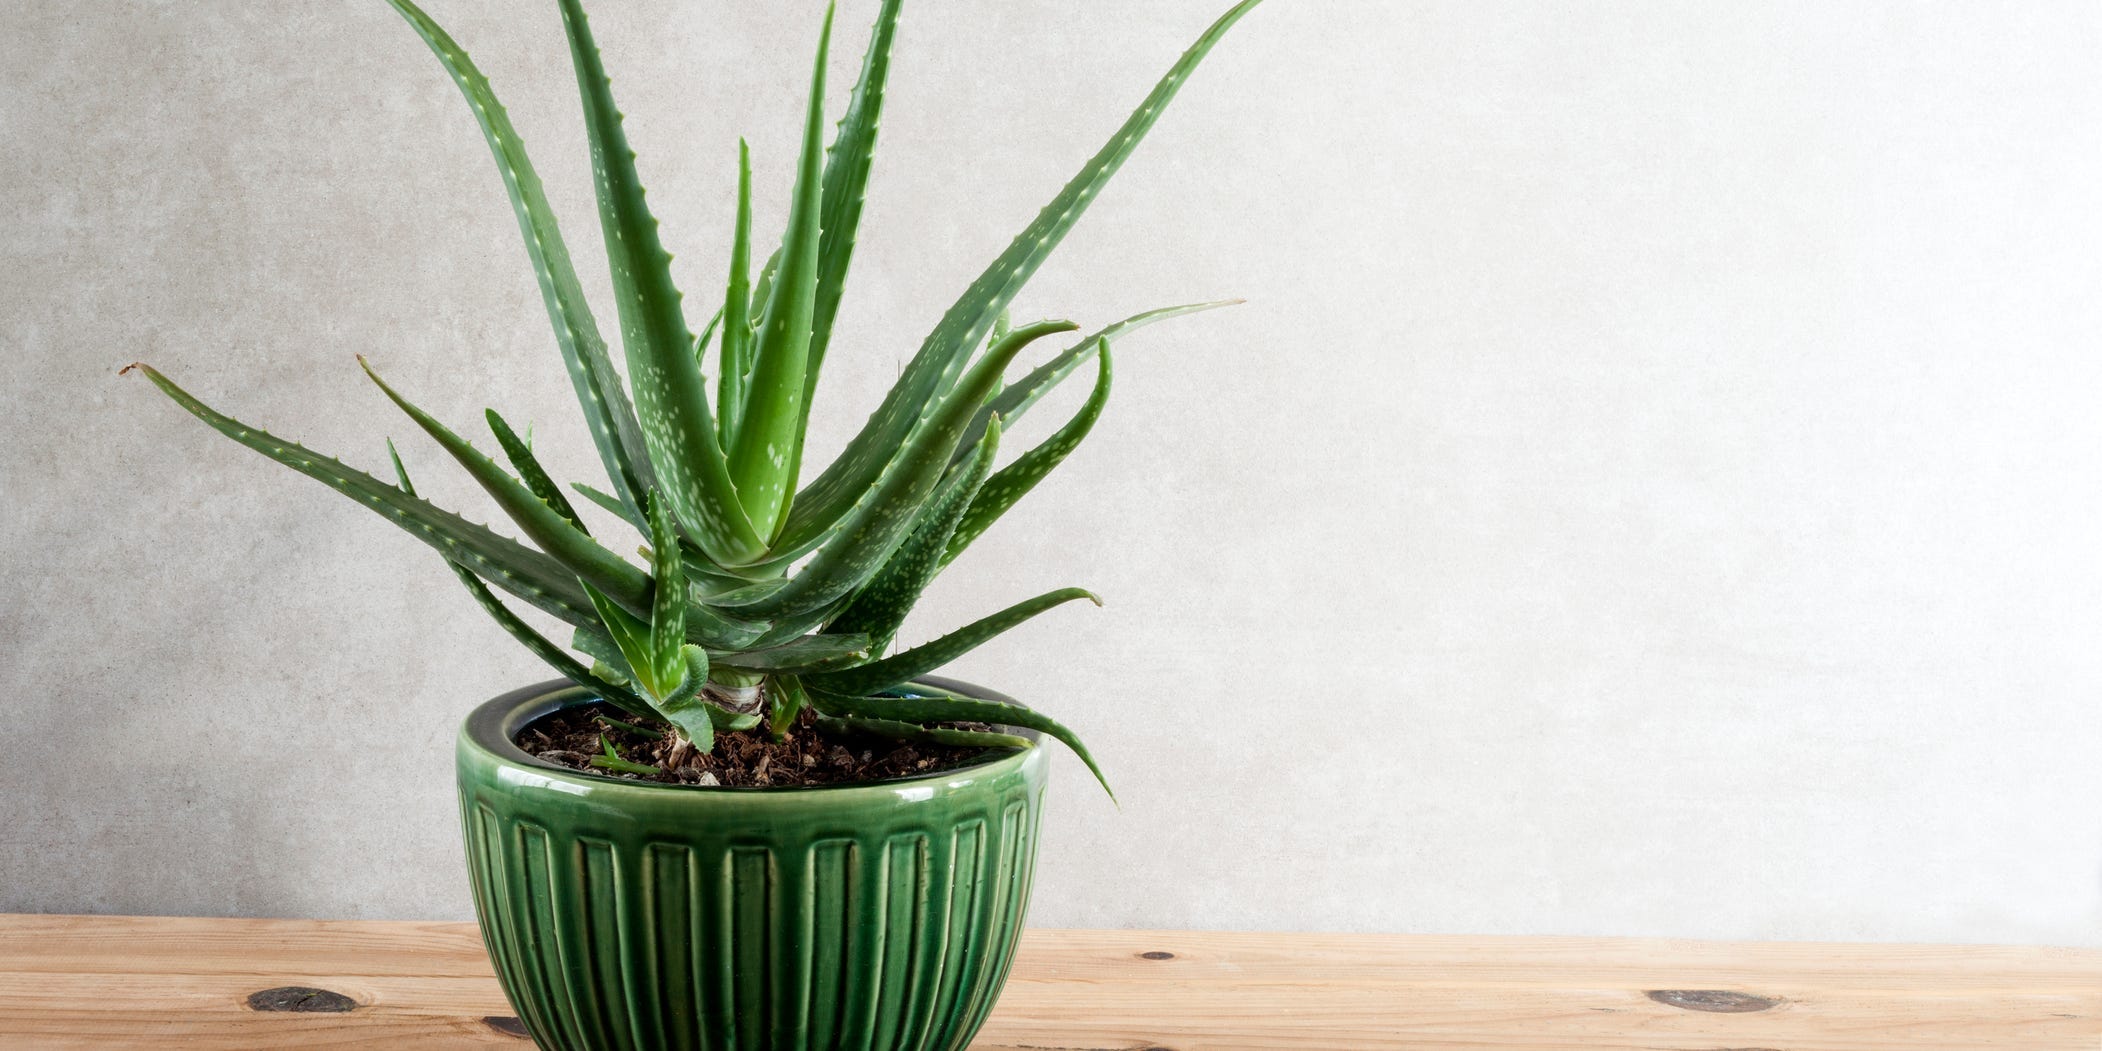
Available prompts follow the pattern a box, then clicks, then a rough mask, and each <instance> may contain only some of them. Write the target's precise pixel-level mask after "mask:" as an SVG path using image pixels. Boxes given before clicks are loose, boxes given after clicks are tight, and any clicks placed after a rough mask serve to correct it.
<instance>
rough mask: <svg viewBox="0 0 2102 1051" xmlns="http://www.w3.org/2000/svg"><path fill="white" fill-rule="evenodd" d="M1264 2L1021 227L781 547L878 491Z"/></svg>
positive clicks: (1183, 62)
mask: <svg viewBox="0 0 2102 1051" xmlns="http://www.w3.org/2000/svg"><path fill="white" fill-rule="evenodd" d="M1259 2H1260V0H1241V2H1240V3H1238V4H1235V5H1234V6H1233V8H1232V9H1231V10H1229V11H1227V12H1226V14H1225V15H1223V16H1221V17H1220V18H1219V20H1218V21H1217V22H1214V23H1213V24H1212V26H1211V28H1209V29H1207V30H1205V32H1204V34H1203V35H1202V36H1200V37H1199V38H1198V39H1197V42H1196V43H1195V44H1193V45H1191V46H1190V49H1189V50H1188V51H1185V52H1184V53H1183V55H1182V57H1181V58H1180V59H1178V60H1177V61H1176V63H1175V65H1174V66H1173V67H1171V68H1170V69H1169V70H1168V73H1167V75H1166V76H1165V77H1163V78H1161V80H1160V82H1159V83H1158V84H1157V85H1155V86H1154V89H1153V92H1152V94H1150V95H1148V96H1147V97H1146V100H1145V102H1143V103H1141V104H1140V106H1139V108H1138V109H1137V110H1136V111H1135V112H1133V113H1132V115H1131V116H1130V118H1128V119H1127V120H1126V121H1125V122H1124V125H1123V127H1121V128H1119V129H1117V132H1116V134H1114V135H1112V136H1111V137H1110V140H1109V142H1108V143H1107V144H1106V145H1104V146H1103V147H1102V149H1101V150H1100V151H1099V152H1097V153H1096V154H1095V156H1094V157H1093V158H1091V159H1089V161H1088V162H1087V163H1086V164H1085V165H1083V166H1082V168H1081V170H1080V172H1079V174H1078V175H1076V176H1074V177H1073V180H1072V181H1071V182H1068V183H1067V184H1066V186H1065V188H1064V189H1063V190H1061V191H1059V193H1058V195H1057V196H1056V197H1054V198H1052V200H1051V203H1050V204H1048V205H1046V206H1045V207H1044V209H1043V211H1042V212H1039V213H1038V214H1037V217H1036V219H1035V221H1033V222H1031V223H1030V224H1029V226H1028V227H1027V228H1026V229H1024V230H1023V231H1022V232H1021V234H1020V235H1019V236H1017V237H1016V238H1015V239H1014V242H1013V243H1011V244H1009V245H1008V247H1007V250H1006V251H1004V252H1002V253H1000V256H999V258H997V259H995V260H993V263H992V265H991V266H989V267H987V268H986V270H985V272H984V273H983V274H981V275H980V276H979V277H978V279H977V280H976V281H974V282H972V283H971V286H970V288H969V289H967V290H965V292H964V294H963V296H962V298H960V299H958V300H957V301H956V303H955V305H954V306H951V307H950V308H949V311H948V313H947V314H944V315H943V316H942V320H941V322H940V323H939V324H938V325H936V326H935V329H934V331H933V332H932V333H930V334H929V335H928V336H927V339H926V341H925V342H924V343H922V344H921V345H920V349H919V351H918V352H917V353H916V354H914V355H913V359H912V362H911V363H910V364H909V365H907V366H906V368H905V372H904V374H903V375H902V376H900V377H899V378H898V382H897V383H896V384H894V385H893V386H892V387H891V389H890V391H889V393H887V394H885V395H884V398H883V402H882V404H881V405H880V406H878V407H877V409H876V411H875V413H873V414H872V415H870V417H869V419H868V422H867V423H866V424H863V425H862V428H861V430H860V432H859V433H858V434H856V435H855V437H854V439H853V440H852V441H850V442H849V443H848V444H847V447H846V450H845V451H844V452H842V453H841V454H840V456H839V458H838V459H837V460H835V461H833V462H832V464H831V466H829V467H827V468H825V470H824V471H823V472H822V473H820V474H819V475H818V477H817V478H816V479H814V480H813V481H812V482H811V483H810V484H809V485H808V486H806V487H805V488H804V489H803V491H802V493H800V494H798V495H797V497H796V500H795V504H794V506H793V508H792V509H791V512H790V515H789V521H788V524H787V526H786V528H785V529H784V530H783V531H782V534H781V536H779V537H778V538H776V540H775V542H774V548H775V549H776V550H779V549H781V548H784V547H794V546H796V545H797V544H799V543H801V542H803V541H805V540H807V539H808V538H809V537H811V536H813V535H816V534H819V533H823V532H824V531H825V530H827V529H828V528H830V527H831V525H832V524H833V523H834V522H836V521H838V520H839V519H840V518H841V516H842V515H843V514H844V513H845V510H844V509H845V508H846V507H848V506H850V505H852V504H853V503H854V502H855V501H856V500H857V499H859V498H860V496H861V494H862V493H863V492H865V491H867V489H868V488H869V487H870V485H872V484H873V482H874V479H875V478H876V477H877V476H879V475H880V474H881V473H882V472H883V470H884V465H885V464H886V462H887V461H889V460H890V459H891V458H892V454H893V453H894V452H895V450H897V449H898V448H900V447H901V446H903V445H905V444H906V442H907V437H908V436H909V435H910V434H912V433H913V432H914V431H915V430H917V429H919V428H920V427H921V426H923V425H924V417H925V414H926V411H927V407H928V406H929V405H930V404H932V403H934V402H935V400H936V399H937V398H938V397H940V395H941V393H942V391H944V390H946V389H947V388H948V387H949V385H950V384H951V383H953V382H954V381H955V378H956V376H957V375H958V374H959V373H960V372H961V371H962V369H963V367H964V363H965V361H966V359H968V357H969V356H970V354H971V351H972V350H973V349H974V348H976V347H977V346H978V341H979V340H980V339H982V338H984V336H985V333H986V329H987V328H988V327H989V326H990V325H991V324H992V321H993V318H994V317H996V316H997V315H998V314H999V312H1000V311H1001V310H1002V309H1005V308H1006V306H1007V305H1008V303H1009V302H1010V301H1012V300H1013V299H1014V296H1015V294H1016V293H1017V292H1019V291H1020V290H1021V288H1022V285H1023V284H1024V283H1026V282H1027V281H1028V280H1029V278H1030V277H1032V276H1033V275H1034V274H1035V273H1036V271H1037V268H1038V267H1040V266H1042V265H1043V262H1044V260H1045V258H1047V257H1048V256H1049V255H1050V254H1051V251H1052V250H1053V249H1055V248H1057V247H1058V244H1059V242H1060V241H1062V240H1064V238H1065V235H1066V233H1067V231H1069V230H1071V229H1072V227H1073V224H1074V223H1075V222H1076V221H1077V220H1078V219H1079V218H1080V216H1081V214H1082V213H1083V212H1085V211H1086V210H1087V207H1088V205H1089V204H1090V203H1092V202H1093V201H1094V199H1095V195H1096V194H1097V193H1099V192H1100V191H1101V189H1102V186H1103V184H1104V183H1106V182H1108V180H1109V178H1110V176H1112V175H1114V174H1115V173H1116V171H1117V169H1118V168H1119V167H1121V166H1122V165H1123V163H1124V161H1125V160H1126V159H1127V158H1128V157H1130V156H1131V153H1132V151H1133V150H1134V149H1135V148H1136V147H1137V146H1138V143H1139V140H1141V139H1143V138H1144V137H1145V135H1146V132H1147V131H1149V130H1151V129H1152V127H1153V125H1154V123H1155V122H1156V121H1157V120H1159V118H1160V113H1161V111H1162V110H1163V109H1164V108H1165V107H1166V106H1167V104H1168V102H1169V100H1171V99H1173V98H1174V97H1175V93H1176V92H1177V91H1179V90H1181V88H1182V84H1183V81H1184V80H1186V79H1188V77H1189V75H1190V73H1191V72H1192V71H1193V70H1195V69H1196V68H1197V66H1198V64H1199V63H1200V62H1202V61H1203V60H1204V56H1205V55H1206V54H1208V53H1210V51H1211V49H1212V48H1213V46H1215V45H1216V44H1217V43H1218V42H1219V40H1220V38H1221V37H1223V36H1225V34H1226V31H1227V30H1228V29H1229V28H1231V27H1232V26H1233V24H1234V23H1235V22H1237V21H1239V20H1240V19H1241V17H1242V16H1243V15H1246V14H1247V13H1248V12H1249V11H1250V10H1251V9H1253V8H1254V7H1255V5H1256V4H1257V3H1259Z"/></svg>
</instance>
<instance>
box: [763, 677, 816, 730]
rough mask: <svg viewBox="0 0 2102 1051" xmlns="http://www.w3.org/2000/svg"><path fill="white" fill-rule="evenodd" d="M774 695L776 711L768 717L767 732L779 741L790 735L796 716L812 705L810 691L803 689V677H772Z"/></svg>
mask: <svg viewBox="0 0 2102 1051" xmlns="http://www.w3.org/2000/svg"><path fill="white" fill-rule="evenodd" d="M771 683H772V692H773V695H774V711H773V714H772V716H770V717H769V718H768V719H767V725H766V730H767V733H768V734H769V735H770V736H772V737H773V739H774V740H776V741H778V740H781V739H782V738H784V737H786V736H788V731H789V730H790V729H792V728H794V726H795V724H796V717H797V716H800V715H802V714H803V709H805V708H807V707H809V706H810V693H809V692H808V691H806V690H805V689H803V682H802V680H801V679H798V678H796V677H795V676H793V675H779V676H774V677H773V678H772V679H771Z"/></svg>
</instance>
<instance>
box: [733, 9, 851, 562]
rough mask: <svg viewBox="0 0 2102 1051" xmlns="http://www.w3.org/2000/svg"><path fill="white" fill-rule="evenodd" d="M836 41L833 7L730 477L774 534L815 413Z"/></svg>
mask: <svg viewBox="0 0 2102 1051" xmlns="http://www.w3.org/2000/svg"><path fill="white" fill-rule="evenodd" d="M831 41H832V9H831V8H829V7H828V8H826V10H825V26H824V29H823V31H822V32H821V33H820V35H819V36H818V45H817V65H816V69H815V70H814V71H813V72H812V73H811V75H810V104H809V111H808V113H807V114H806V115H805V117H804V123H803V149H802V155H801V156H800V157H799V158H798V160H797V162H796V183H795V191H794V195H793V197H792V198H791V199H790V203H789V207H788V229H787V232H786V233H784V234H783V235H782V238H781V256H780V259H781V262H780V266H779V269H777V270H776V271H775V273H774V285H773V295H772V296H771V297H770V298H769V299H768V301H767V305H766V315H765V316H764V317H763V318H762V319H761V320H760V323H759V331H758V334H757V337H756V338H755V341H754V343H753V346H752V375H751V379H750V381H749V382H748V383H747V384H746V387H745V399H744V403H743V409H742V415H741V417H740V419H739V420H738V424H737V432H736V433H737V438H736V440H735V441H734V442H732V443H731V445H730V477H731V478H732V479H734V480H735V481H736V483H737V496H738V499H739V500H740V501H741V502H742V503H743V504H744V509H745V513H746V514H748V515H750V516H751V521H752V528H753V529H754V530H756V531H757V532H758V533H759V535H760V536H762V537H765V538H767V539H768V540H771V539H772V538H773V536H774V534H775V533H776V532H777V531H778V530H777V527H778V526H779V525H780V523H781V519H782V516H783V515H785V514H786V513H787V512H788V500H789V497H790V496H791V495H793V493H794V486H795V479H796V475H797V473H798V472H799V471H800V470H801V469H802V462H803V434H804V430H805V428H806V427H807V425H808V424H809V420H810V413H809V409H810V403H809V399H808V398H807V397H806V395H807V393H808V391H807V390H806V387H805V384H804V379H805V376H806V372H807V369H808V366H809V364H810V319H811V316H812V314H813V312H814V311H815V310H816V303H817V280H818V247H819V244H820V241H819V237H818V225H819V223H820V222H821V221H822V220H823V212H824V191H825V186H824V179H825V176H824V123H825V61H826V56H827V54H828V52H829V51H830V48H831Z"/></svg>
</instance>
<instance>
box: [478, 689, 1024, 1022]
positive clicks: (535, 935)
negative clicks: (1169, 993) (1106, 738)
mask: <svg viewBox="0 0 2102 1051" xmlns="http://www.w3.org/2000/svg"><path fill="white" fill-rule="evenodd" d="M929 682H930V684H933V685H941V686H943V687H945V688H948V689H953V690H961V691H964V692H968V693H972V694H975V695H977V696H982V697H988V698H992V699H997V700H1004V699H1005V698H1001V697H999V696H998V695H997V694H991V693H988V692H987V691H984V690H980V689H977V688H975V687H971V686H968V685H965V684H962V683H953V682H944V681H941V680H929ZM590 699H591V698H590V695H589V694H588V693H586V692H585V691H583V690H580V689H577V688H575V687H572V686H570V685H569V684H568V683H566V682H560V681H557V682H550V683H542V684H541V685H538V686H532V687H528V688H526V689H523V690H519V691H517V692H515V693H509V694H505V695H504V696H502V697H498V698H496V699H495V700H493V701H490V702H489V703H487V704H484V705H482V706H481V707H480V708H477V709H475V711H474V714H472V715H470V716H468V718H467V723H466V725H465V726H463V727H462V728H461V731H460V740H459V748H458V758H459V778H460V811H461V818H462V823H463V825H464V827H465V831H466V836H467V863H468V868H469V870H470V872H471V875H472V876H473V880H474V904H475V911H476V913H477V914H478V915H479V917H480V919H481V925H482V938H483V940H484V941H485V942H486V943H487V944H488V946H489V955H490V957H491V959H492V960H494V962H495V964H496V973H497V976H498V977H499V978H500V979H501V980H502V982H503V986H504V992H505V993H506V994H507V995H508V996H509V997H510V998H511V1003H512V1005H513V1006H515V1007H516V1008H517V1010H518V1017H519V1020H520V1021H521V1022H523V1023H524V1025H525V1027H526V1029H527V1030H528V1031H529V1032H531V1033H532V1035H533V1038H534V1039H535V1040H537V1041H539V1043H540V1046H542V1047H545V1048H559V1049H597V1048H633V1049H637V1051H659V1049H689V1048H690V1049H707V1051H803V1049H806V1048H807V1049H830V1048H853V1049H854V1051H908V1049H910V1051H923V1049H924V1051H961V1049H962V1048H964V1047H965V1046H966V1045H968V1044H969V1043H970V1040H971V1037H972V1035H973V1034H975V1033H976V1032H977V1031H978V1028H979V1026H981V1025H983V1024H984V1022H985V1017H986V1015H987V1013H989V1012H990V1011H991V1010H992V1006H993V1000H994V998H995V997H997V996H998V995H999V992H1000V985H1001V983H1002V982H1004V981H1005V980H1006V977H1007V968H1008V964H1009V963H1010V962H1011V961H1012V959H1013V957H1014V948H1015V940H1016V936H1017V935H1018V934H1019V933H1020V932H1021V929H1022V917H1023V914H1024V913H1025V912H1026V911H1027V909H1028V905H1029V884H1030V876H1031V874H1032V872H1033V871H1034V869H1035V861H1036V837H1037V820H1038V817H1039V814H1040V813H1041V808H1042V802H1043V794H1044V780H1045V774H1046V769H1045V767H1046V763H1045V758H1044V754H1043V750H1042V748H1041V747H1038V746H1032V747H1030V748H1029V749H1027V750H1025V751H1022V752H1017V753H1007V754H1003V755H1001V756H999V757H998V758H996V759H994V760H992V761H990V762H986V763H982V764H980V765H977V766H972V767H968V768H965V769H961V770H952V771H949V772H947V773H942V774H936V775H933V776H929V777H919V778H907V779H899V780H892V781H881V782H870V783H865V784H857V785H842V786H831V787H822V788H701V787H692V786H683V785H660V784H649V783H638V782H632V781H620V780H613V779H609V778H601V777H593V776H590V775H587V774H580V773H577V772H576V771H573V770H568V769H565V768H562V767H559V766H555V765H553V764H550V763H544V762H541V761H540V760H538V759H535V758H533V757H532V756H529V755H527V754H526V753H525V752H524V751H522V750H520V749H519V748H518V747H517V746H516V745H514V744H512V743H511V737H512V734H513V733H515V732H516V731H517V730H519V729H520V728H522V727H524V726H525V725H526V724H528V723H530V722H532V721H533V720H535V719H538V718H540V717H541V716H543V715H546V714H547V713H549V712H552V711H554V710H556V709H557V708H560V707H564V706H568V705H574V704H584V703H588V702H589V701H590ZM1032 740H1034V738H1033V737H1032Z"/></svg>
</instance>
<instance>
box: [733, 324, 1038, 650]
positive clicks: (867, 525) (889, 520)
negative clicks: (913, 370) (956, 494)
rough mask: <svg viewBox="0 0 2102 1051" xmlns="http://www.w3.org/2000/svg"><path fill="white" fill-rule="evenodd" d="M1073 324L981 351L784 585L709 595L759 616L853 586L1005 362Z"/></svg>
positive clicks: (884, 549) (896, 536) (894, 535)
mask: <svg viewBox="0 0 2102 1051" xmlns="http://www.w3.org/2000/svg"><path fill="white" fill-rule="evenodd" d="M1077 327H1078V326H1076V325H1074V324H1073V323H1072V322H1070V321H1046V322H1042V323H1039V324H1035V325H1028V326H1025V327H1023V328H1019V329H1016V330H1015V331H1014V332H1013V333H1011V334H1010V335H1009V336H1008V337H1007V339H1005V340H1003V341H1002V342H1001V343H1000V344H999V345H998V346H995V347H994V348H993V349H992V350H990V351H987V352H986V353H985V355H984V356H983V357H981V358H980V359H979V360H978V362H977V364H975V365H973V366H972V368H971V371H970V373H969V374H968V375H966V376H965V378H964V380H963V382H961V383H959V384H958V385H957V386H956V389H955V390H953V391H951V392H950V393H949V396H948V397H947V398H945V399H944V400H943V402H942V405H941V407H940V408H939V409H938V410H937V411H936V412H935V415H934V416H933V418H932V419H931V420H930V421H929V426H927V427H926V428H923V429H921V430H919V431H917V432H915V433H914V435H913V437H912V441H911V442H910V443H908V444H907V445H906V447H905V448H904V449H902V450H900V451H899V453H898V456H897V457H896V458H895V459H893V460H892V461H891V464H890V466H889V467H888V468H887V469H886V470H885V471H884V472H883V473H882V474H880V475H878V476H877V478H876V481H875V484H874V485H873V486H871V487H870V489H869V491H868V492H866V493H864V494H863V495H862V497H861V499H860V500H858V501H856V502H855V504H854V505H853V506H852V508H850V509H849V511H848V514H847V516H846V518H845V519H844V520H843V521H842V523H841V525H840V527H839V529H838V530H837V531H836V532H835V533H834V534H833V535H832V536H831V537H830V539H828V540H826V541H825V543H824V544H823V546H821V547H819V548H818V550H817V554H816V555H815V556H813V557H812V558H811V560H810V562H809V564H808V565H805V566H804V567H803V569H802V571H801V572H798V573H796V574H795V575H794V576H793V577H791V578H790V579H789V582H788V585H787V586H786V587H782V588H779V589H776V590H772V591H768V592H766V593H764V594H763V595H760V596H759V597H756V598H753V597H749V596H740V595H737V594H735V593H732V594H729V595H722V596H718V597H717V598H716V599H715V602H716V603H717V604H718V605H720V606H723V607H725V608H728V609H732V610H735V611H736V615H738V616H742V617H750V618H761V619H763V618H767V617H773V616H780V615H793V614H795V613H798V612H804V611H808V610H812V609H815V608H817V607H820V606H824V605H827V604H830V603H831V602H833V601H834V600H836V599H839V598H840V597H842V596H844V595H846V594H848V593H849V592H851V591H853V590H854V589H855V588H858V587H860V586H861V585H862V584H863V583H864V582H866V581H867V580H868V579H869V577H870V576H871V575H872V574H874V573H875V571H876V570H877V568H878V567H880V566H881V565H882V564H883V562H884V561H885V560H887V559H888V558H889V557H890V554H891V552H892V550H894V549H895V548H896V547H897V545H898V544H899V543H900V542H902V541H903V540H904V539H905V536H906V534H907V532H908V531H909V530H910V529H911V528H912V526H913V523H914V521H916V516H917V514H918V512H919V508H920V506H921V505H922V504H923V503H925V502H926V500H927V498H928V496H930V495H931V494H932V493H933V491H934V488H935V486H936V485H938V484H939V483H940V481H941V477H942V475H943V473H944V472H945V471H946V470H947V469H948V464H949V452H950V450H951V449H952V448H953V447H954V444H955V442H956V440H957V438H958V437H959V436H960V435H962V433H963V431H964V428H965V427H966V426H967V425H968V424H969V423H970V420H971V416H972V414H973V413H974V412H975V411H976V410H977V408H978V405H979V404H980V403H981V402H983V401H984V400H985V398H986V396H987V395H988V394H989V393H990V392H991V391H992V389H993V387H994V385H995V384H997V383H998V382H999V380H1000V376H1001V374H1002V372H1004V371H1005V370H1006V368H1007V365H1008V363H1009V362H1011V361H1013V360H1014V358H1015V355H1017V354H1020V353H1021V352H1022V349H1023V348H1024V347H1027V346H1028V345H1029V344H1030V343H1032V342H1035V341H1036V340H1038V339H1041V338H1043V337H1044V336H1048V335H1051V334H1052V333H1055V332H1070V331H1072V330H1073V329H1075V328H1077ZM755 594H756V593H755Z"/></svg>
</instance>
